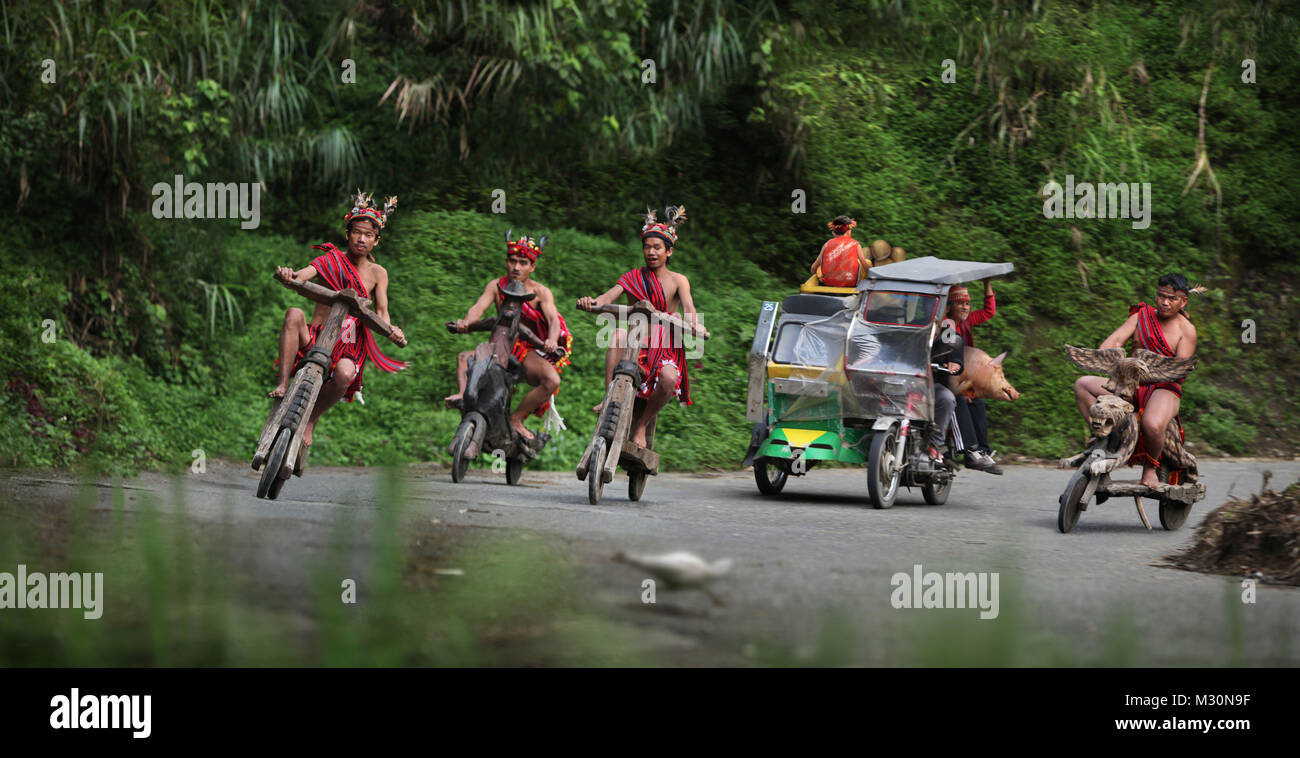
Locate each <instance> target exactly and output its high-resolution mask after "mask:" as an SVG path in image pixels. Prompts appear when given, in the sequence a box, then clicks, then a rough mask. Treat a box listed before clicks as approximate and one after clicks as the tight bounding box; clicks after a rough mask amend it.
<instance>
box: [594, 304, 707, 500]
mask: <svg viewBox="0 0 1300 758" xmlns="http://www.w3.org/2000/svg"><path fill="white" fill-rule="evenodd" d="M590 312H591V313H608V314H611V315H614V316H617V317H618V318H619V320H620V321H623V320H631V321H634V322H636V321H640V320H641V319H644V322H641V323H640V324H635V323H634V324H631V325H630V326H631V328H630V329H629V330H628V331H629V334H628V339H627V344H626V345H624V347H623V354H622V355H621V356H620V358H619V361H618V364H617V365H616V366H615V367H614V378H613V380H612V381H611V382H610V383H609V386H608V387H607V388H606V390H605V402H604V405H603V406H602V408H601V412H600V420H599V421H597V422H596V429H595V431H594V432H593V433H592V436H591V442H590V443H589V444H588V445H587V449H586V451H585V452H584V453H583V454H582V459H581V460H580V461H578V468H577V470H576V471H575V472H574V473H576V474H577V476H578V481H583V480H586V482H587V499H588V501H590V502H591V504H592V505H595V504H596V503H599V502H600V496H601V494H602V492H603V490H604V487H605V485H606V484H608V483H609V482H611V481H613V479H614V469H615V468H617V467H619V466H622V467H623V469H624V470H626V471H627V477H628V483H627V498H628V500H632V501H637V500H640V499H641V493H642V492H644V491H645V483H646V478H647V477H650V476H655V475H657V474H658V473H659V453H657V452H655V449H654V446H655V426H656V425H657V422H658V418H655V419H654V420H652V421H651V422H650V424H649V425H648V426H647V427H646V445H645V447H642V446H640V445H638V444H636V443H635V442H633V441H632V439H631V436H632V421H633V419H634V418H636V417H637V416H639V415H640V414H641V413H642V412H644V410H645V400H644V399H641V398H637V396H636V388H637V387H639V386H640V385H641V382H642V381H643V380H644V378H643V377H642V375H641V369H640V366H639V365H638V364H637V352H638V350H639V349H640V345H641V344H642V343H643V342H644V341H645V338H646V335H648V334H649V329H650V328H653V326H654V325H658V324H663V325H666V326H670V327H674V328H676V329H680V330H682V332H684V333H692V334H696V335H699V336H703V337H705V338H706V339H707V335H706V334H703V333H702V332H700V331H698V330H696V329H695V328H694V327H692V326H690V325H689V324H687V323H686V322H684V321H682V320H681V319H680V318H678V317H677V316H676V315H674V314H671V313H664V312H663V311H660V310H658V309H656V308H655V307H654V306H653V305H652V304H651V303H650V302H649V301H648V300H638V301H637V302H636V303H635V304H633V305H631V306H626V305H612V304H611V305H601V306H596V307H594V308H591V309H590Z"/></svg>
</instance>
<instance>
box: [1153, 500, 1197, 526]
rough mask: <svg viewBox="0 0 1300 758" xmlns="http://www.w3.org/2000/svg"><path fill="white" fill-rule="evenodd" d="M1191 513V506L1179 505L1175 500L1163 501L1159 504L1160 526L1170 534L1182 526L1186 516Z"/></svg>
mask: <svg viewBox="0 0 1300 758" xmlns="http://www.w3.org/2000/svg"><path fill="white" fill-rule="evenodd" d="M1191 512H1192V506H1191V505H1188V504H1186V503H1180V502H1178V501H1177V500H1165V501H1164V502H1162V503H1160V525H1161V526H1163V527H1164V528H1165V529H1166V530H1167V531H1170V532H1172V531H1173V530H1175V529H1177V528H1178V527H1180V526H1182V525H1183V522H1184V521H1186V520H1187V514H1189V513H1191Z"/></svg>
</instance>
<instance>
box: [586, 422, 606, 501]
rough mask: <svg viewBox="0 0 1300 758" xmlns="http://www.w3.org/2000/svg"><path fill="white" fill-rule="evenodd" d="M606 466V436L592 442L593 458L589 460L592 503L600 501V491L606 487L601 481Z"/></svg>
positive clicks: (588, 471) (589, 489)
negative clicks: (602, 470)
mask: <svg viewBox="0 0 1300 758" xmlns="http://www.w3.org/2000/svg"><path fill="white" fill-rule="evenodd" d="M604 467H605V438H604V437H597V438H596V441H595V442H593V443H592V447H591V459H590V460H588V462H587V500H589V501H591V504H592V505H595V504H597V503H599V502H600V493H601V492H602V491H603V490H604V489H605V483H604V482H602V481H601V469H603V468H604Z"/></svg>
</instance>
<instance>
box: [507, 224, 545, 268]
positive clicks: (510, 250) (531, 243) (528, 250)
mask: <svg viewBox="0 0 1300 758" xmlns="http://www.w3.org/2000/svg"><path fill="white" fill-rule="evenodd" d="M513 231H514V230H513V229H507V230H506V255H522V256H524V257H525V258H527V259H528V260H529V261H531V262H533V263H536V262H537V256H539V255H541V254H542V250H543V249H544V248H545V247H546V240H547V239H548V237H547V236H546V235H545V234H543V235H542V236H541V237H538V238H537V239H536V240H534V239H533V238H532V235H528V234H525V235H524V236H522V237H520V238H519V239H517V240H512V239H510V237H511V234H510V233H511V232H513Z"/></svg>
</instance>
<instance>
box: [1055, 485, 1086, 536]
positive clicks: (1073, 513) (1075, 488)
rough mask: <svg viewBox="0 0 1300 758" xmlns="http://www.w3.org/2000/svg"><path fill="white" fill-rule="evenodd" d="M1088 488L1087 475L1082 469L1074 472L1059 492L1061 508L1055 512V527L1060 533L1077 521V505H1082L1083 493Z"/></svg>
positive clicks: (1070, 527)
mask: <svg viewBox="0 0 1300 758" xmlns="http://www.w3.org/2000/svg"><path fill="white" fill-rule="evenodd" d="M1086 489H1088V477H1087V476H1085V475H1084V474H1083V472H1082V471H1076V472H1074V476H1072V477H1070V481H1069V482H1066V484H1065V491H1064V492H1062V493H1061V508H1060V510H1059V511H1057V513H1056V528H1057V529H1060V530H1061V534H1067V533H1069V531H1070V530H1071V529H1073V528H1074V525H1075V524H1077V523H1079V507H1080V506H1081V505H1083V493H1084V491H1085V490H1086Z"/></svg>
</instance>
